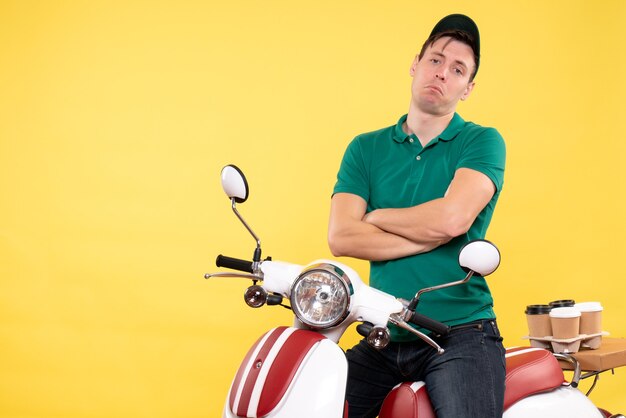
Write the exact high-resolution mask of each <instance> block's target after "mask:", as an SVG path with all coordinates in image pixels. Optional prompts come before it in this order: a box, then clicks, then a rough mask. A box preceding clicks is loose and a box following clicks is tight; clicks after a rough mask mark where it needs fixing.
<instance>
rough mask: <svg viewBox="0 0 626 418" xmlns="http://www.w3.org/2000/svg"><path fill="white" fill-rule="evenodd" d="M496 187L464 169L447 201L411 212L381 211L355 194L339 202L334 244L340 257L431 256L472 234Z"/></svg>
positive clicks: (334, 206)
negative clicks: (465, 234) (428, 254)
mask: <svg viewBox="0 0 626 418" xmlns="http://www.w3.org/2000/svg"><path fill="white" fill-rule="evenodd" d="M494 193H495V186H494V184H493V182H492V181H491V179H489V177H487V176H486V175H485V174H483V173H480V172H478V171H476V170H472V169H469V168H460V169H458V170H457V171H456V173H455V175H454V179H453V180H452V182H451V183H450V187H449V189H448V191H447V192H446V194H445V196H444V197H442V198H439V199H434V200H431V201H429V202H425V203H423V204H421V205H417V206H412V207H408V208H387V209H377V210H374V211H372V212H370V213H368V214H366V213H365V212H366V210H367V202H366V201H365V200H364V199H363V198H361V197H360V196H357V195H354V194H350V193H337V194H335V195H334V196H333V198H332V201H331V209H330V221H329V226H328V244H329V246H330V250H331V252H332V253H333V255H335V256H349V257H355V258H360V259H364V260H371V261H384V260H392V259H395V258H401V257H406V256H409V255H414V254H419V253H423V252H427V251H430V250H432V249H434V248H436V247H438V246H440V245H442V244H445V243H447V242H448V241H450V240H451V239H452V238H454V237H456V236H459V235H462V234H464V233H465V232H467V231H468V230H469V228H470V227H471V226H472V224H473V223H474V220H475V219H476V217H477V216H478V214H479V213H480V211H482V210H483V208H484V207H485V206H486V205H487V204H488V203H489V201H490V200H491V198H492V196H493V194H494Z"/></svg>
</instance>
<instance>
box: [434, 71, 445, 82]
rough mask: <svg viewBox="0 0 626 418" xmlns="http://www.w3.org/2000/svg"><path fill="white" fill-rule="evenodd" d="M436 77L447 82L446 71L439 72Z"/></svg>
mask: <svg viewBox="0 0 626 418" xmlns="http://www.w3.org/2000/svg"><path fill="white" fill-rule="evenodd" d="M435 77H437V78H438V79H439V80H441V81H446V74H445V70H441V71H438V72H437V74H435Z"/></svg>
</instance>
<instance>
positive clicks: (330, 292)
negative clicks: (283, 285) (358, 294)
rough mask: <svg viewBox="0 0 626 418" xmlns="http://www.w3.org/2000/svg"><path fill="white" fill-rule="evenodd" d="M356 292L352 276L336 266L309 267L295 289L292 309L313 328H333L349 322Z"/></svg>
mask: <svg viewBox="0 0 626 418" xmlns="http://www.w3.org/2000/svg"><path fill="white" fill-rule="evenodd" d="M352 293H353V289H352V284H351V283H350V279H349V278H348V276H347V275H346V274H345V273H344V272H343V271H342V270H341V269H340V268H339V267H337V266H334V265H332V264H327V263H323V264H317V265H314V266H310V267H308V268H307V269H306V270H304V271H303V272H302V273H301V274H300V276H298V278H297V279H296V280H295V281H294V283H293V285H292V288H291V298H290V301H291V309H293V312H294V314H295V315H296V317H297V318H298V319H299V320H300V321H302V322H303V323H305V324H306V325H308V326H310V327H311V328H318V329H319V328H330V327H333V326H335V325H337V324H339V323H340V322H341V321H343V320H344V319H345V317H346V316H347V315H348V312H349V307H350V296H351V295H352Z"/></svg>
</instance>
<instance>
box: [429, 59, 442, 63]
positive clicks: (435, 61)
mask: <svg viewBox="0 0 626 418" xmlns="http://www.w3.org/2000/svg"><path fill="white" fill-rule="evenodd" d="M430 62H432V63H433V64H439V63H440V62H441V61H440V60H438V59H437V58H431V59H430Z"/></svg>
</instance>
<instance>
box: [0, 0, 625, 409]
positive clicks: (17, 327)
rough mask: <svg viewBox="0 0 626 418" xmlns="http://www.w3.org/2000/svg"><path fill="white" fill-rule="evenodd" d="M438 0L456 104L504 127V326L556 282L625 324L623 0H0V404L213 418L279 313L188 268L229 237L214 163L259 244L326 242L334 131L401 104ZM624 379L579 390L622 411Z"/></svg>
mask: <svg viewBox="0 0 626 418" xmlns="http://www.w3.org/2000/svg"><path fill="white" fill-rule="evenodd" d="M453 12H463V13H467V14H469V15H471V16H472V17H473V18H474V19H475V20H476V21H477V23H478V25H479V27H480V30H481V33H482V48H483V49H482V50H483V58H482V62H481V68H480V71H479V73H478V76H477V79H476V81H477V86H476V89H475V90H474V92H473V94H472V97H470V99H469V100H468V101H467V102H465V103H463V104H462V106H461V107H460V108H459V111H460V113H461V114H462V115H463V116H464V117H465V119H466V120H473V121H476V122H478V123H481V124H483V125H487V126H495V127H497V128H498V129H499V131H500V132H501V133H502V135H503V136H504V138H505V140H506V141H507V146H508V163H507V164H508V166H507V172H506V179H505V189H504V192H503V194H502V197H501V200H500V203H499V207H498V209H497V211H496V214H495V217H494V219H493V222H492V227H491V229H490V231H489V234H488V238H489V239H491V240H492V241H494V242H496V243H497V244H498V245H499V247H500V249H501V252H502V254H503V261H502V265H501V268H500V270H499V271H498V272H497V273H496V274H494V276H493V277H492V278H490V279H489V282H490V284H491V286H492V290H493V293H494V295H495V298H496V310H497V313H498V315H499V319H500V324H501V328H502V331H503V333H504V336H505V339H506V340H505V343H506V345H508V346H514V345H521V344H525V342H524V341H523V340H521V338H520V337H521V336H523V335H525V332H526V323H525V318H524V315H523V311H524V307H525V306H526V305H527V304H530V303H546V302H549V301H551V300H555V299H562V298H574V299H576V300H578V301H586V300H597V301H601V302H602V303H603V305H604V307H605V312H604V314H605V317H604V318H605V322H604V328H605V329H606V330H607V331H610V332H611V334H612V335H614V336H622V337H625V336H626V323H625V322H624V318H625V317H626V306H625V304H624V298H625V297H626V295H625V294H624V289H625V286H624V284H623V280H624V273H625V270H624V267H625V265H624V258H625V255H624V254H625V252H624V249H625V248H624V244H623V242H624V236H625V234H626V221H625V220H624V213H626V203H625V200H624V189H625V185H626V181H625V175H624V169H623V166H624V165H625V164H626V146H625V145H624V144H625V135H624V134H625V129H624V122H623V118H624V113H625V112H624V110H626V109H625V106H624V104H623V103H624V101H623V100H624V97H626V82H624V75H625V74H626V65H625V57H626V51H625V47H624V35H623V31H622V29H621V28H622V27H623V22H624V20H625V19H626V2H624V1H622V0H615V1H600V2H591V1H567V2H563V1H555V2H545V1H530V2H514V3H513V2H510V3H509V2H500V1H488V2H477V1H458V2H444V3H441V2H422V1H416V0H413V1H389V2H380V1H363V0H362V1H327V0H322V1H319V0H318V1H314V2H313V1H310V2H299V1H296V2H294V1H278V0H269V1H263V2H253V1H228V2H211V1H139V0H131V1H87V0H84V1H29V0H25V1H19V0H15V1H7V0H2V1H0V416H2V417H11V418H13V417H19V418H22V417H64V418H73V417H107V418H110V417H133V418H140V417H151V418H157V417H168V418H171V417H217V416H219V415H220V412H221V409H222V404H223V401H224V398H225V396H226V392H227V390H228V387H229V385H230V379H231V378H232V376H233V374H234V372H235V370H236V369H237V367H238V364H239V361H240V360H241V358H242V357H243V355H244V353H245V352H246V351H247V349H248V347H249V345H250V344H251V343H252V342H253V341H254V340H256V338H257V337H258V335H259V334H260V333H261V331H263V330H265V329H268V328H270V327H273V326H276V325H279V324H285V323H288V322H289V320H290V316H289V313H288V312H287V311H286V310H284V309H282V308H264V309H260V310H252V309H250V308H248V307H246V306H245V305H244V304H243V302H242V300H241V294H242V292H243V290H244V288H245V287H246V285H247V283H246V282H245V281H244V280H215V281H205V280H204V279H203V278H202V276H203V274H204V273H205V272H207V271H212V270H214V269H215V267H214V265H213V263H214V259H215V256H216V255H217V254H218V253H224V254H228V255H231V256H237V257H250V256H251V253H252V250H253V246H254V243H253V240H252V239H251V238H250V237H249V236H248V235H247V234H246V232H245V231H244V229H243V228H242V227H241V226H240V225H239V224H238V221H237V220H236V219H235V217H234V216H232V214H231V213H230V206H229V202H228V200H227V199H226V198H225V197H224V196H223V194H222V191H221V188H220V185H219V172H220V169H221V167H222V166H223V165H225V164H227V163H235V164H237V165H239V166H240V167H241V168H242V169H243V170H244V171H245V172H246V174H247V176H248V179H249V182H250V185H251V197H250V200H249V202H247V203H246V204H245V205H244V206H242V207H241V208H240V209H241V211H242V213H243V214H244V216H246V218H247V219H248V220H249V222H250V223H251V224H252V226H253V228H254V229H255V230H256V232H257V233H258V234H259V235H260V237H261V239H262V242H263V245H264V249H265V254H266V255H272V256H273V257H274V258H275V259H282V260H288V261H291V262H297V263H306V262H308V261H311V260H312V259H315V258H320V257H330V253H329V251H328V249H327V244H326V224H327V218H328V209H329V198H330V193H331V190H332V186H333V184H334V178H335V174H336V170H337V168H338V164H339V161H340V158H341V155H342V153H343V151H344V149H345V146H346V145H347V143H348V141H350V140H351V138H352V137H354V136H355V135H356V134H358V133H361V132H364V131H369V130H373V129H378V128H381V127H384V126H388V125H390V124H393V123H395V121H396V120H397V119H398V117H399V116H400V115H401V114H403V113H404V112H405V111H406V110H407V108H408V100H409V84H410V78H409V75H408V69H409V65H410V63H411V60H412V59H413V57H414V55H415V53H416V52H417V51H418V49H419V47H420V46H421V43H422V42H423V40H424V39H425V38H426V36H427V35H428V33H429V32H430V29H431V28H432V26H433V25H434V23H435V22H436V21H437V20H438V19H439V18H440V17H442V16H443V15H445V14H448V13H453ZM346 261H348V262H350V263H351V265H353V266H356V267H357V268H358V269H359V271H360V272H361V273H362V274H363V275H364V276H366V274H367V265H366V264H365V263H363V262H352V261H349V260H346ZM354 341H356V334H355V333H354V331H350V334H349V335H348V336H347V337H346V338H345V340H344V341H343V343H342V346H344V347H348V346H350V345H351V344H352V343H353V342H354ZM625 384H626V370H622V369H618V370H616V374H615V376H611V375H610V374H606V375H604V376H602V379H601V382H600V385H599V387H598V388H597V389H596V391H595V392H594V393H593V394H592V399H593V400H594V401H596V402H597V403H598V404H599V405H601V406H603V407H604V408H606V409H609V410H611V411H612V412H622V413H624V412H626V400H625V397H624V390H623V388H624V385H625ZM583 386H584V385H583Z"/></svg>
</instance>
